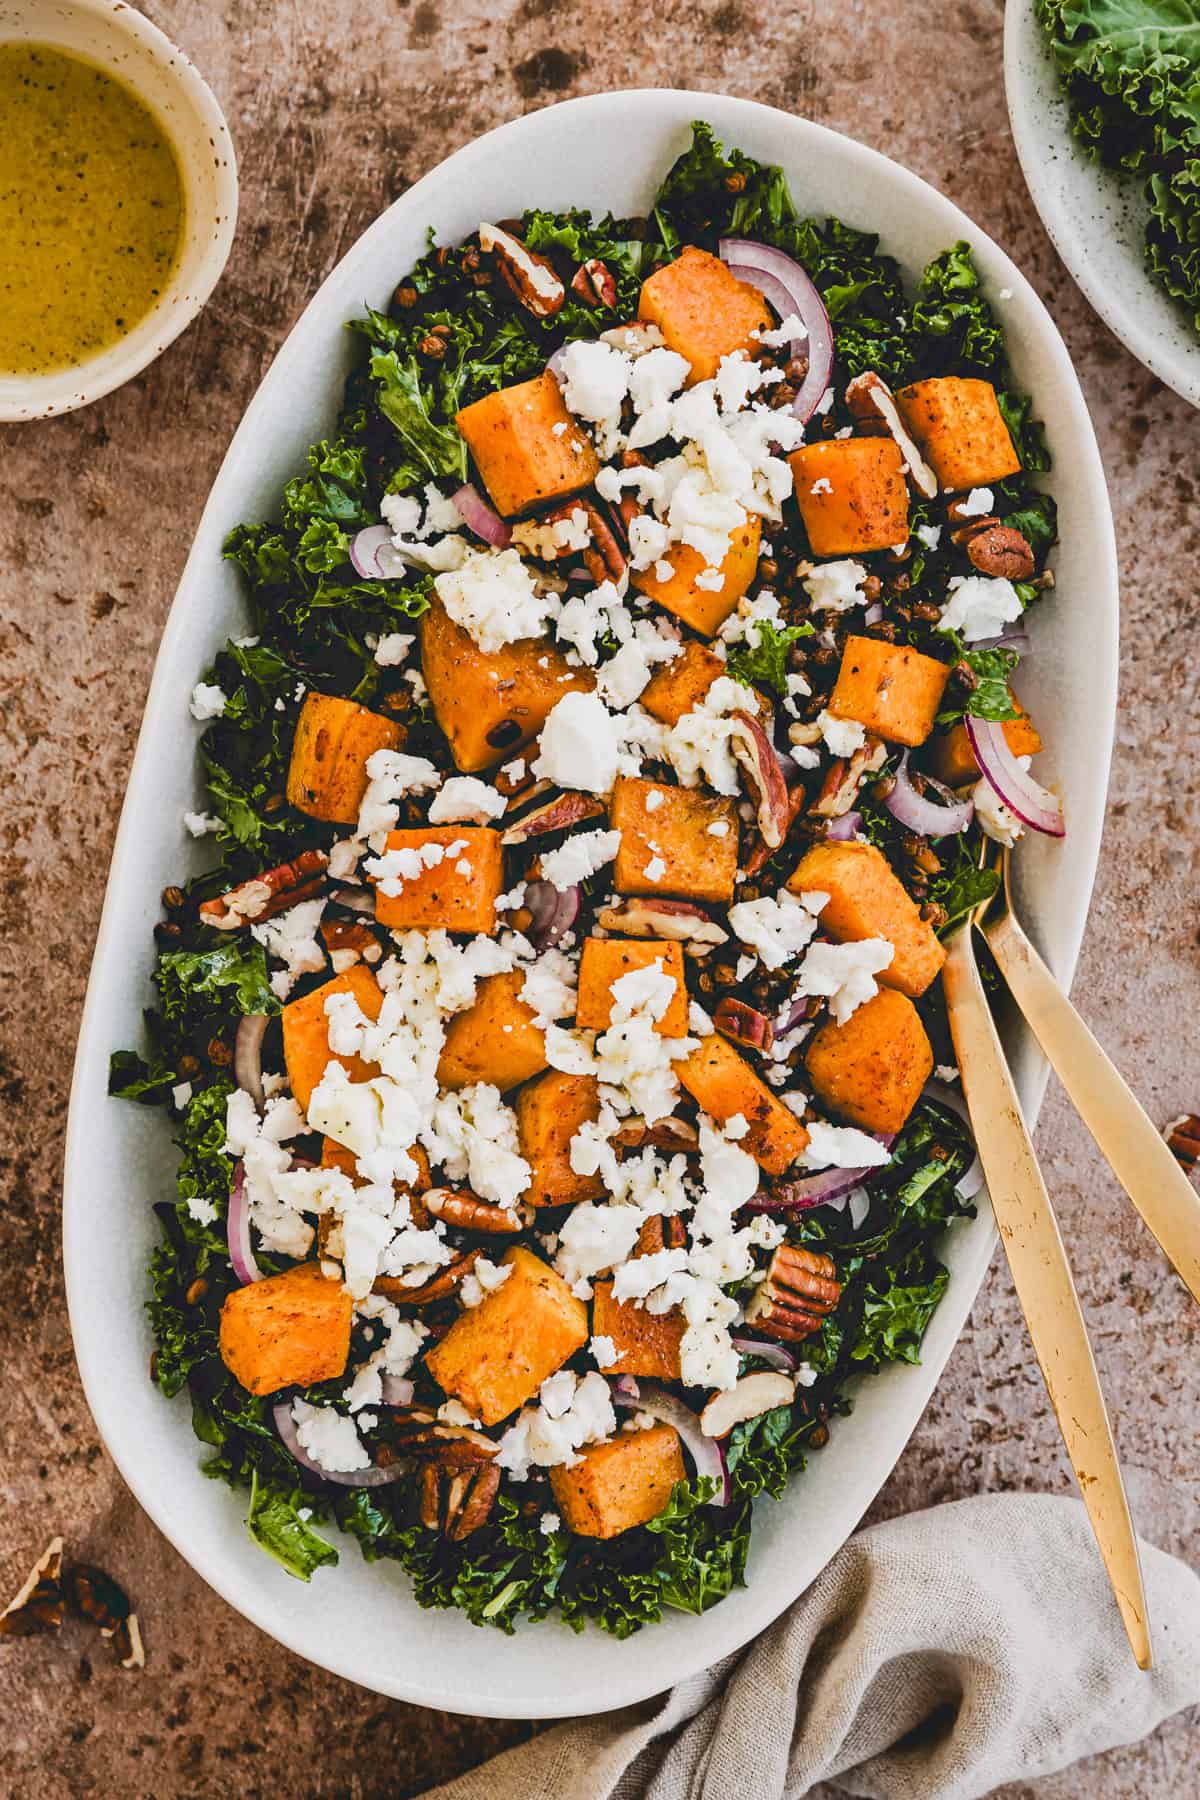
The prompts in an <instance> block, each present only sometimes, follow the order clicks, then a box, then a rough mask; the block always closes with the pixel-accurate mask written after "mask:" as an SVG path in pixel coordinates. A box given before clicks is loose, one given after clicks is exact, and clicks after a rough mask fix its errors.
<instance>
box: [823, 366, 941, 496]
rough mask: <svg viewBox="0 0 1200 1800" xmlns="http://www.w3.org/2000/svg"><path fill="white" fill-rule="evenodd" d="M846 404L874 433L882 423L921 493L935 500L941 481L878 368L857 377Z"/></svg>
mask: <svg viewBox="0 0 1200 1800" xmlns="http://www.w3.org/2000/svg"><path fill="white" fill-rule="evenodd" d="M846 405H847V406H848V407H849V409H850V414H851V417H852V418H854V419H855V420H856V421H857V422H858V423H859V424H860V425H863V426H866V427H868V428H869V429H870V430H871V431H872V432H877V431H878V428H879V426H880V425H881V424H882V426H883V429H884V431H885V432H886V433H887V435H888V436H889V437H890V438H892V439H893V441H894V442H895V445H896V447H897V449H898V450H899V452H900V455H901V457H902V458H903V459H904V470H905V473H906V474H907V476H908V478H909V480H910V481H911V482H912V484H913V486H914V487H915V488H916V490H917V492H918V493H919V494H923V495H924V496H925V498H926V499H927V500H932V499H933V497H934V495H935V494H936V493H937V491H938V478H937V476H936V475H935V474H934V472H933V470H932V469H931V468H930V466H929V464H928V463H927V462H926V461H925V458H924V457H923V456H922V455H921V452H920V451H919V450H918V448H917V446H916V443H915V441H914V440H913V438H912V436H911V435H910V434H909V432H908V430H907V429H906V427H905V425H904V421H903V420H902V419H901V417H900V411H899V408H898V407H897V405H896V400H895V396H894V395H893V393H892V390H891V388H890V387H889V386H888V384H887V382H886V381H884V380H883V378H882V377H881V376H879V375H877V374H876V373H875V371H874V369H866V370H864V372H863V373H862V374H861V375H856V376H855V377H854V380H853V381H852V382H851V383H850V385H849V387H848V388H847V389H846Z"/></svg>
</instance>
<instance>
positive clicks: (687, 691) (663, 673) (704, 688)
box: [641, 638, 729, 725]
mask: <svg viewBox="0 0 1200 1800" xmlns="http://www.w3.org/2000/svg"><path fill="white" fill-rule="evenodd" d="M728 673H729V671H728V669H727V668H726V667H725V664H724V663H723V662H722V661H721V658H720V657H719V656H714V655H713V653H712V651H711V650H709V649H708V648H707V646H706V645H704V644H702V643H700V642H699V641H698V640H697V639H696V638H689V639H688V641H687V643H686V644H685V645H684V647H683V650H682V652H681V653H680V655H678V656H677V657H676V658H675V660H674V662H669V663H664V664H663V666H662V668H661V669H660V670H659V671H658V674H657V675H652V676H651V677H650V680H649V681H648V682H647V684H646V686H645V687H644V688H643V689H642V692H641V704H642V706H643V708H644V709H645V711H646V712H648V713H649V714H650V717H651V718H652V719H658V720H660V721H661V723H662V724H664V725H678V723H679V721H680V719H682V717H683V715H684V713H689V712H693V711H694V710H695V708H696V707H697V706H699V704H700V702H701V701H702V700H703V698H704V696H705V695H706V694H707V692H708V690H709V688H710V687H711V686H712V684H713V682H714V681H717V680H719V679H720V677H721V676H722V675H727V674H728Z"/></svg>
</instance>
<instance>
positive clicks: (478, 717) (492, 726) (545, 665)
mask: <svg viewBox="0 0 1200 1800" xmlns="http://www.w3.org/2000/svg"><path fill="white" fill-rule="evenodd" d="M420 637H421V672H422V674H423V675H424V677H425V684H426V686H427V687H428V689H429V703H430V705H431V706H432V707H433V711H434V716H435V717H436V719H437V722H438V724H439V725H440V726H441V728H442V730H443V731H444V732H445V734H446V738H447V741H448V743H449V745H450V754H451V756H453V758H454V761H455V764H456V766H457V767H458V768H460V769H462V770H463V772H464V773H465V774H468V775H471V774H474V773H475V772H476V771H477V770H479V769H488V768H490V767H491V766H492V764H493V763H498V762H504V761H506V760H507V759H508V758H509V757H512V756H515V755H516V754H517V752H518V751H519V750H522V749H523V748H524V747H525V745H526V744H528V743H531V742H532V740H533V739H534V738H535V737H536V736H537V735H538V732H539V731H540V730H541V729H542V726H543V725H544V724H545V723H546V719H547V717H548V715H549V714H550V712H551V711H552V710H553V708H554V707H555V706H557V705H558V702H559V701H560V700H561V699H562V697H563V695H564V694H569V693H571V692H572V690H574V689H578V690H580V691H582V692H587V691H588V690H590V689H591V688H593V687H595V685H596V678H595V676H594V675H593V674H592V673H591V671H590V670H588V669H572V668H571V667H570V666H569V665H568V664H567V662H566V661H565V660H564V659H563V657H562V656H561V655H560V653H559V652H558V651H557V650H556V649H555V648H554V646H553V645H552V644H550V643H549V642H548V641H547V640H545V639H544V638H524V639H522V640H521V641H520V642H518V643H515V644H506V645H505V646H504V648H503V649H502V650H497V651H495V652H494V653H493V654H491V655H487V654H485V653H484V651H482V650H481V649H480V648H479V646H478V644H477V643H476V642H475V640H474V638H473V637H472V636H471V634H470V632H469V631H464V630H463V629H462V627H461V626H460V625H456V624H455V623H454V621H453V619H452V618H451V617H450V615H449V614H448V613H447V611H446V609H445V607H444V606H443V605H442V603H441V601H440V600H435V601H434V602H433V604H432V605H431V606H430V608H429V611H428V612H427V613H426V614H425V615H424V617H423V618H422V620H421V625H420Z"/></svg>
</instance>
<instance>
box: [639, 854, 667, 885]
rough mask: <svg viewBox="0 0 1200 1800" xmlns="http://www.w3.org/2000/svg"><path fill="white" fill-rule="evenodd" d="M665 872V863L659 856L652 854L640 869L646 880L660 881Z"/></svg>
mask: <svg viewBox="0 0 1200 1800" xmlns="http://www.w3.org/2000/svg"><path fill="white" fill-rule="evenodd" d="M666 872H667V865H666V863H665V862H664V861H663V859H662V857H661V856H652V857H651V858H650V861H649V862H648V863H647V864H646V866H645V868H644V869H643V870H642V874H643V875H644V876H645V877H646V880H647V881H661V880H662V878H663V876H664V875H665V874H666Z"/></svg>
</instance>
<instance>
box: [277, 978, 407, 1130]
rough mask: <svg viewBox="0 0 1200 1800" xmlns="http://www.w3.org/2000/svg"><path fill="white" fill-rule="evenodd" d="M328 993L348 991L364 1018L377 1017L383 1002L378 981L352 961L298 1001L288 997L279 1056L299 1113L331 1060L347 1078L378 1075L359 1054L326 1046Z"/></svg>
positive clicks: (366, 1078) (366, 1077) (362, 1079)
mask: <svg viewBox="0 0 1200 1800" xmlns="http://www.w3.org/2000/svg"><path fill="white" fill-rule="evenodd" d="M330 994H352V995H353V996H354V998H355V1000H357V1002H358V1004H359V1008H360V1010H361V1011H362V1012H364V1013H365V1014H366V1015H367V1017H368V1019H377V1018H378V1017H379V1009H380V1007H381V1006H382V1005H383V994H382V993H381V992H380V988H379V983H378V982H377V981H376V979H375V977H374V975H372V973H371V971H370V969H368V968H367V967H366V965H365V964H364V963H355V964H354V966H353V968H350V969H347V970H346V972H345V974H343V975H336V976H335V977H334V979H333V980H332V981H327V982H325V983H324V985H323V986H322V987H319V988H313V990H312V992H311V993H308V994H305V995H304V996H303V998H302V999H300V1000H289V1001H288V1004H287V1005H286V1006H285V1007H284V1009H283V1018H282V1021H281V1023H282V1025H283V1059H284V1061H285V1063H286V1064H287V1072H288V1080H289V1081H290V1082H291V1084H292V1093H293V1094H294V1095H295V1099H296V1104H297V1106H298V1107H299V1108H300V1110H301V1112H307V1111H308V1103H309V1101H310V1100H311V1099H312V1094H313V1089H314V1088H315V1087H316V1085H317V1083H318V1082H319V1081H320V1079H321V1077H322V1075H324V1073H325V1069H326V1066H327V1065H328V1064H329V1063H331V1062H337V1063H341V1065H342V1067H343V1069H345V1071H346V1073H347V1074H348V1075H349V1077H350V1079H351V1081H370V1079H371V1077H372V1076H373V1075H378V1073H379V1069H378V1067H377V1066H376V1064H375V1063H367V1062H364V1061H363V1060H362V1058H361V1057H360V1056H335V1055H334V1054H333V1051H332V1050H331V1049H330V1048H329V1019H328V1016H327V1014H326V1012H325V1002H326V1000H328V998H329V996H330Z"/></svg>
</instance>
